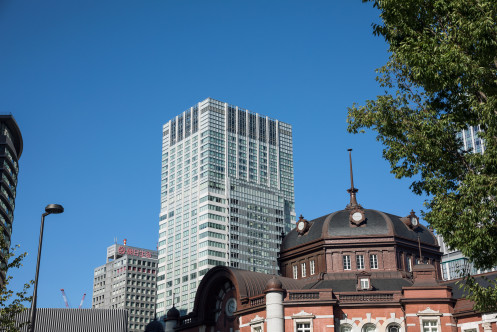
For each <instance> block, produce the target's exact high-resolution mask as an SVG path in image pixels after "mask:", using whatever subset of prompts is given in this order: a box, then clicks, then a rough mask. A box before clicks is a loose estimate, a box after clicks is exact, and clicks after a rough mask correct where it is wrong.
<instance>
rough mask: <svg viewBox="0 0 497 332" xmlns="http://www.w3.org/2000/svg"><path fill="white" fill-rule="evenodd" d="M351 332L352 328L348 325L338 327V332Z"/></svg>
mask: <svg viewBox="0 0 497 332" xmlns="http://www.w3.org/2000/svg"><path fill="white" fill-rule="evenodd" d="M351 331H352V326H350V325H349V324H343V325H340V332H351Z"/></svg>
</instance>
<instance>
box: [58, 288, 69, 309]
mask: <svg viewBox="0 0 497 332" xmlns="http://www.w3.org/2000/svg"><path fill="white" fill-rule="evenodd" d="M60 291H61V292H62V297H63V298H64V303H65V304H66V308H69V302H67V296H66V293H65V292H64V288H61V289H60Z"/></svg>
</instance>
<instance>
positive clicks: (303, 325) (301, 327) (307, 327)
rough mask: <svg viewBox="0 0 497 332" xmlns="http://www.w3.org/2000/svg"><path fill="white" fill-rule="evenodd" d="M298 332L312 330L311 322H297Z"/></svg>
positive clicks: (309, 331)
mask: <svg viewBox="0 0 497 332" xmlns="http://www.w3.org/2000/svg"><path fill="white" fill-rule="evenodd" d="M296 325H297V329H296V332H311V331H312V330H311V323H310V322H309V323H307V322H306V323H297V324H296Z"/></svg>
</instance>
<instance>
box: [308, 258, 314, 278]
mask: <svg viewBox="0 0 497 332" xmlns="http://www.w3.org/2000/svg"><path fill="white" fill-rule="evenodd" d="M309 267H310V270H311V271H310V273H311V276H312V275H313V274H316V263H315V262H314V261H311V262H310V263H309Z"/></svg>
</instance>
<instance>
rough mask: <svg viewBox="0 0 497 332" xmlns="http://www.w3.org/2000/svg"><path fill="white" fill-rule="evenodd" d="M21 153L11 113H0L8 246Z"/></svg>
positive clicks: (1, 216)
mask: <svg viewBox="0 0 497 332" xmlns="http://www.w3.org/2000/svg"><path fill="white" fill-rule="evenodd" d="M21 154H22V136H21V131H20V130H19V126H18V125H17V122H16V121H15V120H14V117H13V116H12V115H0V173H1V176H2V180H1V182H0V192H1V193H0V225H1V227H0V228H1V230H2V232H1V236H2V238H3V240H4V241H5V245H6V247H7V248H10V239H11V236H12V223H13V222H14V208H15V199H16V187H17V175H18V174H19V164H18V161H19V158H20V157H21ZM6 266H7V262H0V284H3V283H4V282H5V273H6Z"/></svg>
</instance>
